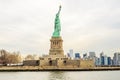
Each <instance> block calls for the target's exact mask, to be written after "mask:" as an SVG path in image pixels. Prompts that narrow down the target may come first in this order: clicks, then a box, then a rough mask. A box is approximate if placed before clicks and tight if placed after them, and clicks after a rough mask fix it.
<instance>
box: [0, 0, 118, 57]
mask: <svg viewBox="0 0 120 80" xmlns="http://www.w3.org/2000/svg"><path fill="white" fill-rule="evenodd" d="M119 4H120V0H0V49H5V50H7V51H10V52H13V51H20V53H21V54H23V55H25V54H38V55H42V54H48V53H49V49H50V38H51V36H52V34H53V31H54V19H55V15H56V13H57V11H58V9H59V5H61V6H62V9H61V13H60V21H61V36H62V39H63V47H64V52H65V54H66V53H68V52H69V50H70V49H73V50H74V53H76V52H79V53H81V54H83V53H88V52H90V51H94V52H96V54H97V55H99V53H101V52H102V51H103V52H104V53H105V54H106V55H109V56H113V54H114V52H120V5H119ZM81 56H82V55H81Z"/></svg>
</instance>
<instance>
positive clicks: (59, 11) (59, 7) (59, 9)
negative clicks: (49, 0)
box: [57, 5, 61, 14]
mask: <svg viewBox="0 0 120 80" xmlns="http://www.w3.org/2000/svg"><path fill="white" fill-rule="evenodd" d="M60 11H61V5H60V6H59V11H58V13H57V14H60Z"/></svg>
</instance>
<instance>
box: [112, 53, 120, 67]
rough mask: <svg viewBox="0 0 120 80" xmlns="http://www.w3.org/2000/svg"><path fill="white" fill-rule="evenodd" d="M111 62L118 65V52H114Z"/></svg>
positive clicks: (119, 60)
mask: <svg viewBox="0 0 120 80" xmlns="http://www.w3.org/2000/svg"><path fill="white" fill-rule="evenodd" d="M113 64H114V65H120V53H119V52H116V53H114V57H113Z"/></svg>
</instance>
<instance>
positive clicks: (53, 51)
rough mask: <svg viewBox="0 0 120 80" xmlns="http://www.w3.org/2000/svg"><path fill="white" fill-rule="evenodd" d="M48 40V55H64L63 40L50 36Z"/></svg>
mask: <svg viewBox="0 0 120 80" xmlns="http://www.w3.org/2000/svg"><path fill="white" fill-rule="evenodd" d="M50 42H51V44H50V50H49V55H64V51H63V44H62V43H63V40H62V38H61V37H52V38H51V39H50Z"/></svg>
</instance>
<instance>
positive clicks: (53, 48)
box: [49, 6, 64, 55]
mask: <svg viewBox="0 0 120 80" xmlns="http://www.w3.org/2000/svg"><path fill="white" fill-rule="evenodd" d="M60 11H61V6H59V11H58V13H57V14H56V17H55V23H54V32H53V35H52V38H51V39H50V41H51V44H50V50H49V55H64V51H63V44H62V43H63V40H62V38H61V36H60V31H61V24H60V18H59V15H60Z"/></svg>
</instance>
